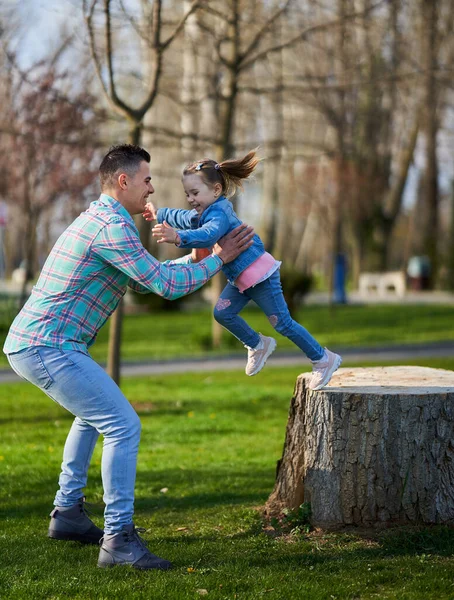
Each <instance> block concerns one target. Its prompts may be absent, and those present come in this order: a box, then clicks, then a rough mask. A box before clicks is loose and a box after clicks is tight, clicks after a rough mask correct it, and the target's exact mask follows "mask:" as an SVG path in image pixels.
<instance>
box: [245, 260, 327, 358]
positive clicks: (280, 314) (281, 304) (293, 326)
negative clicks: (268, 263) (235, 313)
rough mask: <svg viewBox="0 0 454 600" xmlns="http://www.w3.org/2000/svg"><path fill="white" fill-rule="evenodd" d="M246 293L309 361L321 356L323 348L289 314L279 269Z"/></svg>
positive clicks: (275, 327)
mask: <svg viewBox="0 0 454 600" xmlns="http://www.w3.org/2000/svg"><path fill="white" fill-rule="evenodd" d="M247 294H248V296H249V297H250V298H251V299H252V300H254V302H255V303H256V304H257V305H258V306H260V308H261V309H262V310H263V312H264V313H265V314H266V316H267V317H268V320H269V321H270V323H271V325H272V326H273V327H274V329H275V330H276V331H278V332H279V333H280V334H282V335H284V336H285V337H287V338H288V339H289V340H292V342H293V343H294V344H296V345H297V346H298V348H300V349H301V350H302V351H303V352H304V353H305V354H306V355H307V356H308V357H309V359H310V360H311V361H317V360H320V359H321V358H323V356H324V349H323V348H322V347H321V346H320V344H319V343H318V342H317V340H316V339H315V338H314V337H313V336H312V335H311V334H310V333H309V332H308V331H307V329H305V328H304V327H303V326H302V325H300V324H299V323H297V322H296V321H295V320H293V319H292V317H291V316H290V312H289V310H288V307H287V303H286V302H285V299H284V294H283V292H282V285H281V278H280V274H279V270H278V271H276V272H275V273H273V274H272V275H271V277H269V278H268V279H266V280H265V281H262V283H259V284H257V285H256V286H255V287H252V288H249V289H248V290H247Z"/></svg>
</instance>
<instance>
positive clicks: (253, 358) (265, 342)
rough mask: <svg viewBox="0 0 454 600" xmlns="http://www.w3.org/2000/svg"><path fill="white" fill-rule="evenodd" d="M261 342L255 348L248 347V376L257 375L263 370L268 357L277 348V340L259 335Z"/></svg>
mask: <svg viewBox="0 0 454 600" xmlns="http://www.w3.org/2000/svg"><path fill="white" fill-rule="evenodd" d="M259 336H260V342H259V343H258V345H257V346H256V347H255V348H249V346H246V347H247V349H248V350H247V365H246V375H249V376H252V375H257V373H258V372H259V371H261V370H262V369H263V367H264V366H265V363H266V361H267V359H268V357H269V356H270V355H271V354H272V353H273V352H274V349H275V348H276V340H275V339H274V338H272V337H267V336H266V335H262V334H261V333H259Z"/></svg>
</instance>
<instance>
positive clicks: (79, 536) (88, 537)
mask: <svg viewBox="0 0 454 600" xmlns="http://www.w3.org/2000/svg"><path fill="white" fill-rule="evenodd" d="M50 516H51V519H50V524H49V531H48V533H47V535H48V536H49V537H50V538H53V539H56V540H71V541H74V542H81V543H82V544H99V541H100V540H101V538H102V536H103V535H104V531H103V530H102V529H100V528H99V527H96V525H95V524H94V523H93V521H92V520H91V519H90V518H89V517H88V515H87V509H86V507H85V500H84V499H83V498H81V499H80V500H79V502H78V503H77V504H73V506H68V507H62V506H57V507H56V508H55V509H54V510H53V511H52V512H51V513H50Z"/></svg>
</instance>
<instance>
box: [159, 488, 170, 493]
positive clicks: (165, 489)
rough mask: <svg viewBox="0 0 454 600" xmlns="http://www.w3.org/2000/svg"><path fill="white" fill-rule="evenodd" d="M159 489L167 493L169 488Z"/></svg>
mask: <svg viewBox="0 0 454 600" xmlns="http://www.w3.org/2000/svg"><path fill="white" fill-rule="evenodd" d="M159 491H160V492H161V494H167V492H168V491H169V488H161V489H160V490H159Z"/></svg>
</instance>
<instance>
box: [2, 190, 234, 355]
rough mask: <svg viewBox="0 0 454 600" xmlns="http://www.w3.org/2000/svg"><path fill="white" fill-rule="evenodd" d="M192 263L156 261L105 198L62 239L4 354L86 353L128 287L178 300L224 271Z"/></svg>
mask: <svg viewBox="0 0 454 600" xmlns="http://www.w3.org/2000/svg"><path fill="white" fill-rule="evenodd" d="M190 262H191V261H190V257H183V259H179V260H176V261H167V262H164V263H161V262H159V261H158V260H156V259H155V258H154V257H153V256H151V255H150V254H149V253H148V252H147V251H146V250H145V248H144V247H143V246H142V244H141V242H140V239H139V232H138V231H137V228H136V226H135V224H134V221H133V219H132V217H131V216H130V215H129V213H128V212H127V211H126V209H125V208H124V207H123V206H122V205H121V204H120V203H119V202H117V201H116V200H114V199H113V198H111V197H110V196H107V195H106V194H101V196H100V198H99V200H97V201H95V202H92V203H91V204H90V206H89V208H88V209H87V210H86V211H85V212H83V213H82V214H81V215H80V216H79V217H78V218H77V219H76V220H75V221H74V222H73V223H72V225H70V226H69V227H68V228H67V229H66V231H64V232H63V234H62V235H61V236H60V238H59V239H58V240H57V242H56V244H55V246H54V247H53V249H52V251H51V253H50V254H49V256H48V258H47V260H46V263H45V264H44V267H43V269H42V272H41V274H40V276H39V279H38V281H37V283H36V285H35V286H34V287H33V290H32V293H31V295H30V297H29V299H28V300H27V302H26V304H25V305H24V307H23V309H22V310H21V311H20V313H19V314H18V315H17V317H16V318H15V320H14V321H13V324H12V325H11V328H10V330H9V332H8V336H7V338H6V341H5V345H4V347H3V351H4V352H5V353H6V354H9V353H13V352H19V351H20V350H23V349H24V348H28V347H29V346H52V347H54V348H61V349H68V350H70V349H72V350H79V351H80V352H84V353H87V352H88V347H90V346H91V345H92V344H93V343H94V341H95V339H96V335H97V333H98V331H99V329H100V328H101V327H102V326H103V325H104V323H105V322H106V320H107V319H108V318H109V316H110V315H111V314H112V313H113V311H114V310H115V308H116V307H117V305H118V303H119V301H120V299H121V298H122V296H123V295H124V294H125V293H126V289H127V287H128V286H129V287H131V288H132V289H133V290H135V291H136V292H139V293H143V294H147V293H150V292H154V293H155V294H158V295H159V296H163V297H164V298H167V299H168V300H174V299H176V298H180V297H181V296H184V295H186V294H189V293H190V292H193V291H195V290H197V289H198V288H200V287H201V286H202V285H203V284H204V283H206V282H207V281H208V280H209V279H210V278H211V277H212V276H213V275H215V274H216V273H217V272H218V271H220V270H221V267H222V260H221V259H220V258H218V257H217V256H214V255H211V256H209V257H207V258H205V259H204V260H202V261H201V262H200V263H198V264H189V263H190ZM185 263H186V264H185Z"/></svg>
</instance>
